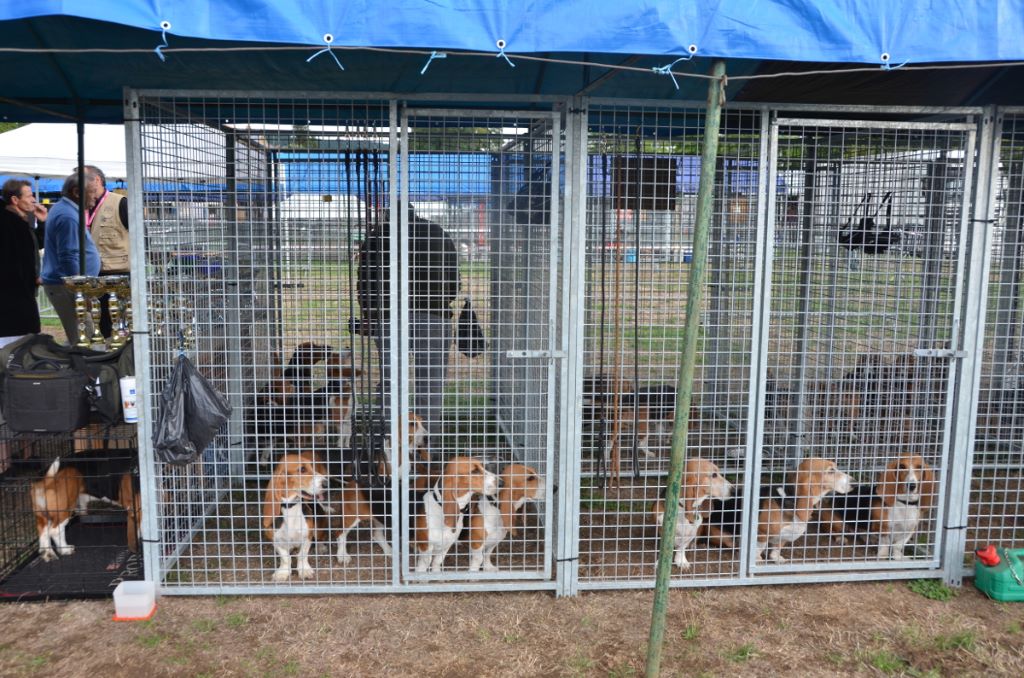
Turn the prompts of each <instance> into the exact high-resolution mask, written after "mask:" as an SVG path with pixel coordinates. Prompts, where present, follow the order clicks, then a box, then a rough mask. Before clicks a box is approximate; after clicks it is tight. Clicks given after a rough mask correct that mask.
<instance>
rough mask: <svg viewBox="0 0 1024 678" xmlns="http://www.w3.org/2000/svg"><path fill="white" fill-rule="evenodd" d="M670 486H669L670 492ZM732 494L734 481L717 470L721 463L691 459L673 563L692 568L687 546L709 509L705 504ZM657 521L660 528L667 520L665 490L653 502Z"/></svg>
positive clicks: (681, 496) (684, 482) (681, 498)
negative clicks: (731, 481)
mask: <svg viewBox="0 0 1024 678" xmlns="http://www.w3.org/2000/svg"><path fill="white" fill-rule="evenodd" d="M667 490H668V488H666V492H667ZM731 493H732V483H730V482H729V481H728V480H726V479H725V476H723V475H722V473H721V472H720V471H719V470H718V466H716V465H715V464H713V463H711V462H710V461H707V460H706V459H689V460H687V462H686V468H685V469H684V470H683V477H682V482H681V484H680V493H679V512H678V513H677V514H676V532H675V540H674V542H675V557H674V558H673V559H672V564H673V565H675V566H676V567H678V568H679V569H681V570H688V569H690V562H689V561H688V560H687V559H686V549H687V547H688V546H689V545H690V544H692V543H693V540H694V539H696V538H697V533H698V532H699V531H700V528H701V525H702V524H703V523H704V517H705V513H706V512H707V508H706V507H705V506H704V503H705V502H707V501H709V500H710V499H719V500H723V501H724V500H726V499H728V498H729V495H730V494H731ZM651 513H652V515H653V517H654V523H655V524H656V525H657V526H658V527H661V526H662V525H663V524H664V522H665V493H662V496H661V499H658V500H656V501H655V502H654V504H652V505H651Z"/></svg>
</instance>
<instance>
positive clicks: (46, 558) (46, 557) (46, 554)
mask: <svg viewBox="0 0 1024 678" xmlns="http://www.w3.org/2000/svg"><path fill="white" fill-rule="evenodd" d="M39 557H40V558H42V559H43V562H44V563H48V562H50V561H51V560H57V554H56V553H54V552H53V549H46V550H45V551H40V552H39Z"/></svg>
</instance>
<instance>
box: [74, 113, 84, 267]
mask: <svg viewBox="0 0 1024 678" xmlns="http://www.w3.org/2000/svg"><path fill="white" fill-rule="evenodd" d="M75 129H76V130H77V132H78V275H85V123H83V122H81V121H79V122H78V123H76V124H75Z"/></svg>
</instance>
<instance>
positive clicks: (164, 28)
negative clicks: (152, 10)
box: [153, 20, 171, 62]
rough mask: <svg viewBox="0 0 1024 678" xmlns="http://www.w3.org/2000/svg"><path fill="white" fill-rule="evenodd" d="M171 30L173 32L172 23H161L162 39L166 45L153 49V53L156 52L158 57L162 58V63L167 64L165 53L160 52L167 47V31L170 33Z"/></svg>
mask: <svg viewBox="0 0 1024 678" xmlns="http://www.w3.org/2000/svg"><path fill="white" fill-rule="evenodd" d="M169 30H171V22H170V21H166V20H165V21H161V22H160V37H161V38H163V41H164V44H162V45H157V46H156V47H155V48H154V49H153V51H154V52H156V55H157V56H158V57H160V61H165V62H166V61H167V57H165V56H164V53H163V52H162V51H160V50H162V49H163V48H164V47H167V31H169Z"/></svg>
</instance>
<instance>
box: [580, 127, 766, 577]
mask: <svg viewBox="0 0 1024 678" xmlns="http://www.w3.org/2000/svg"><path fill="white" fill-rule="evenodd" d="M589 126H590V131H589V143H590V147H589V148H588V149H587V159H586V165H585V167H586V172H587V215H586V216H587V225H586V229H587V230H586V236H587V237H586V304H587V310H586V338H585V341H586V354H585V356H584V378H583V420H584V422H583V426H584V431H583V435H584V438H583V443H584V444H583V449H582V455H583V465H582V468H583V478H582V479H581V505H580V514H581V515H580V546H579V549H580V581H581V585H583V586H587V585H591V586H593V585H601V584H602V583H604V584H606V585H607V584H608V583H609V582H617V583H629V582H633V583H636V582H644V581H647V582H650V581H651V580H652V579H653V576H654V571H655V565H656V560H657V535H658V532H659V529H658V526H657V524H656V520H657V518H656V504H657V502H658V500H659V499H660V498H661V496H662V493H663V491H664V487H665V478H666V476H665V474H666V472H667V469H668V456H669V443H670V439H671V424H672V419H673V416H674V413H675V399H676V385H677V379H678V368H679V355H680V351H681V350H682V345H683V326H684V323H685V315H686V296H687V285H688V281H689V275H690V270H691V262H692V257H693V224H694V221H695V218H696V193H697V185H698V179H699V168H700V156H699V148H700V142H701V130H702V128H703V115H702V113H701V112H700V111H694V110H685V109H678V110H659V109H653V108H644V107H628V108H627V107H623V108H610V107H609V108H603V107H602V108H592V109H591V114H590V120H589ZM721 143H722V145H721V157H720V160H719V163H718V169H717V177H716V187H715V204H714V217H713V223H712V226H711V238H710V252H709V264H708V271H709V274H708V282H707V295H706V297H705V306H704V309H702V330H701V332H702V333H701V337H700V340H699V344H698V359H697V372H696V377H695V384H694V396H693V406H692V408H691V412H690V431H689V440H688V447H687V455H688V458H689V459H704V460H707V461H709V462H711V463H715V464H717V466H718V468H719V469H720V470H721V472H722V473H724V474H725V475H726V476H727V477H728V478H729V479H730V480H731V481H732V482H733V483H736V486H737V487H740V486H742V483H743V477H744V476H743V463H742V462H743V458H744V456H745V454H746V445H747V439H746V430H747V406H748V403H749V379H750V355H751V343H750V342H751V337H752V335H753V332H752V326H753V300H754V286H753V285H754V271H755V256H756V239H757V238H756V234H757V229H756V220H757V209H758V190H759V184H758V180H759V171H760V170H759V164H758V163H759V154H760V153H759V146H760V115H759V114H757V113H750V112H748V113H736V114H734V115H732V116H729V117H728V118H727V119H726V120H725V121H723V126H722V141H721ZM706 480H707V479H701V480H698V479H697V476H696V475H693V476H692V477H691V476H690V475H687V479H686V480H684V484H686V483H689V484H690V485H691V487H690V488H689V491H691V492H698V491H699V492H703V490H704V489H707V488H703V487H702V488H700V489H698V487H696V484H698V483H704V482H705V481H706ZM716 483H717V481H716ZM720 490H721V485H719V490H717V491H720ZM684 493H685V490H684ZM716 502H717V500H713V499H710V498H709V499H707V500H706V501H704V502H703V503H701V505H700V507H699V508H697V509H694V507H692V506H690V507H688V508H687V509H686V511H685V513H687V515H689V516H690V518H689V519H690V521H691V522H695V521H696V517H697V516H698V515H701V516H704V515H706V513H707V511H708V510H709V509H710V508H711V506H712V505H713V504H714V503H716ZM693 529H696V528H693ZM685 551H686V554H687V558H688V560H689V561H691V562H692V563H693V565H692V567H690V568H688V569H682V568H679V569H677V570H676V572H677V574H678V576H679V577H680V578H681V579H682V578H685V579H688V580H705V579H718V578H722V577H732V576H736V575H737V573H738V551H736V550H734V549H731V548H722V547H721V546H720V545H718V544H715V545H712V544H711V543H710V542H709V541H708V540H707V539H706V535H704V534H701V535H700V536H698V538H697V539H696V540H695V541H694V542H693V543H692V544H689V545H688V546H687V547H686V548H685Z"/></svg>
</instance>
